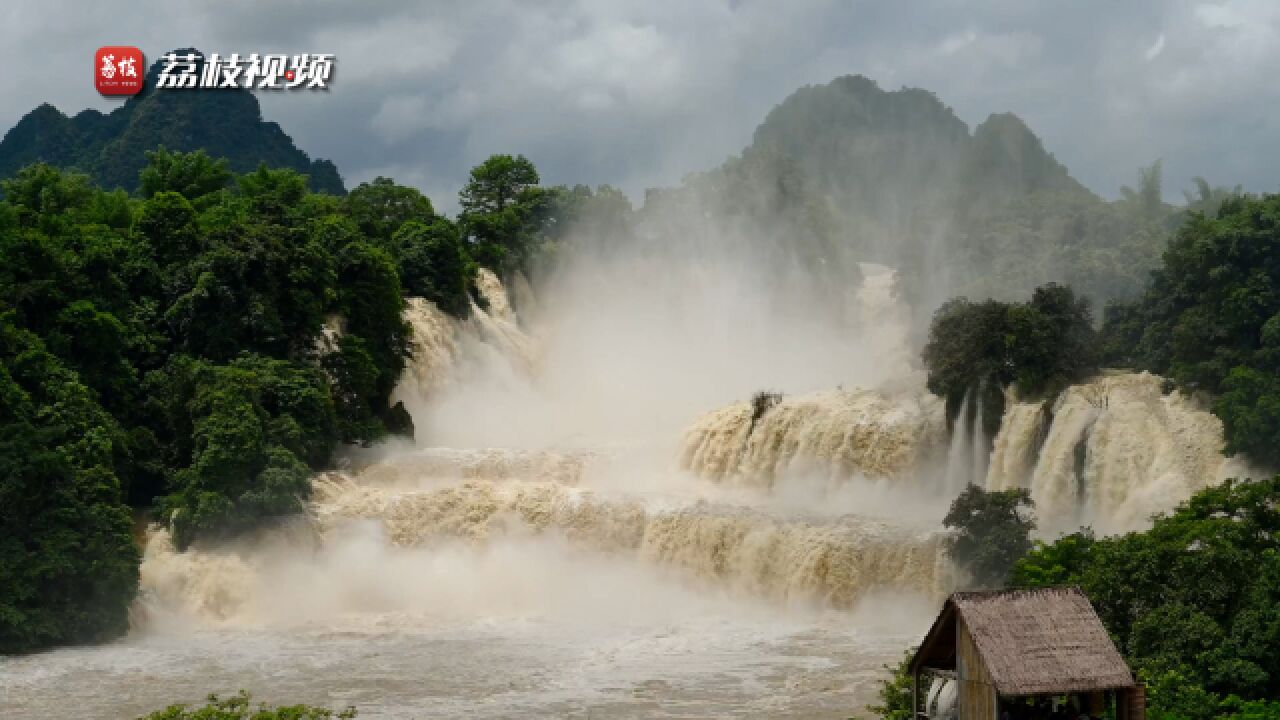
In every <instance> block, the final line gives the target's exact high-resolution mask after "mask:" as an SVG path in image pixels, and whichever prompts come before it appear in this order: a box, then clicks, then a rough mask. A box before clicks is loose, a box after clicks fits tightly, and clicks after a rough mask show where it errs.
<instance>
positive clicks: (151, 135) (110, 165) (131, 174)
mask: <svg viewBox="0 0 1280 720" xmlns="http://www.w3.org/2000/svg"><path fill="white" fill-rule="evenodd" d="M159 72H160V62H159V61H157V62H156V63H154V64H152V66H151V69H150V70H149V71H148V72H147V82H146V84H145V86H144V88H143V91H142V92H141V93H139V94H138V95H135V96H133V97H131V98H129V99H128V100H127V101H126V102H125V103H124V104H123V105H122V106H120V107H118V108H116V109H115V110H113V111H111V112H110V113H108V114H103V113H101V112H98V111H97V110H93V109H88V110H83V111H81V112H80V113H78V114H77V115H76V116H75V117H67V116H66V115H65V114H63V113H62V112H61V111H59V110H58V109H57V108H55V107H53V106H52V105H49V104H48V103H45V104H42V105H40V106H39V107H37V108H36V109H34V110H32V111H31V112H29V113H27V114H26V115H25V116H23V118H22V119H21V120H19V121H18V124H17V125H15V126H14V127H13V128H12V129H11V130H9V132H8V133H7V134H6V135H5V136H4V140H3V141H0V178H6V177H13V176H14V175H16V174H17V172H18V170H19V169H21V168H23V167H25V166H27V165H30V164H32V163H35V162H46V163H48V164H50V165H54V166H57V167H61V168H74V169H76V170H79V171H81V172H85V173H87V174H88V175H89V176H90V177H91V178H92V179H93V181H94V182H95V183H97V184H98V185H100V186H102V187H103V188H105V189H111V188H116V187H121V188H124V189H126V190H129V191H133V190H135V189H136V188H137V186H138V174H139V172H140V171H141V170H142V168H143V166H144V165H146V162H147V158H146V151H148V150H155V149H156V148H158V147H160V146H163V147H165V148H168V149H169V150H176V151H183V152H190V151H195V150H204V151H205V152H207V153H208V154H209V155H210V156H211V157H215V158H226V159H227V163H228V167H229V169H230V170H232V171H233V172H239V173H244V172H249V171H250V170H253V169H254V168H256V167H257V166H258V164H259V163H266V164H267V166H268V167H272V168H287V169H290V170H296V171H298V172H300V173H304V174H306V175H307V176H308V178H309V185H310V187H311V189H312V190H314V191H316V192H329V193H333V194H335V195H342V194H345V192H346V189H345V187H344V185H343V183H342V177H341V176H339V175H338V169H337V167H335V166H334V164H333V163H332V162H330V161H328V160H319V159H317V160H312V159H311V158H310V157H309V156H308V155H307V153H305V152H303V151H302V150H300V149H298V147H297V146H295V145H294V144H293V140H292V139H291V138H290V137H289V136H288V135H286V134H285V133H284V131H283V130H281V129H280V126H279V125H277V124H276V123H274V122H268V121H265V120H263V119H262V111H261V109H260V108H259V106H258V99H257V98H256V97H255V96H254V95H253V93H252V92H250V91H248V90H240V89H236V90H230V89H228V90H198V89H197V90H183V91H180V92H156V91H155V90H154V88H155V80H156V76H157V75H158V74H159Z"/></svg>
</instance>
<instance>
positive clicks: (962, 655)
mask: <svg viewBox="0 0 1280 720" xmlns="http://www.w3.org/2000/svg"><path fill="white" fill-rule="evenodd" d="M911 672H912V675H913V677H914V678H916V688H917V701H918V699H919V692H918V691H919V688H920V678H921V676H922V675H927V676H932V677H933V678H937V679H940V680H941V681H942V682H943V683H946V682H952V683H955V685H956V688H955V689H953V690H952V693H953V694H954V695H955V696H956V709H957V710H958V711H959V713H958V714H959V716H960V718H961V720H968V718H997V717H999V716H1000V714H1001V711H1002V708H1003V709H1005V710H1007V709H1008V708H1009V707H1014V706H1017V707H1030V706H1031V705H1030V704H1031V703H1034V702H1035V701H1034V700H1028V698H1034V697H1037V696H1039V697H1054V698H1059V699H1060V700H1061V702H1063V703H1065V702H1067V701H1068V700H1070V699H1071V697H1072V696H1075V700H1074V701H1073V702H1074V703H1075V704H1074V710H1077V711H1079V712H1080V713H1084V712H1090V711H1092V710H1094V709H1097V708H1098V706H1099V704H1100V703H1103V702H1110V701H1112V700H1114V701H1116V702H1117V711H1118V713H1117V714H1118V716H1120V717H1125V718H1129V719H1130V720H1132V719H1133V718H1134V711H1135V710H1139V708H1138V707H1137V705H1141V704H1142V703H1141V702H1140V700H1141V695H1142V693H1141V690H1140V688H1137V686H1136V685H1135V683H1134V680H1133V674H1132V673H1131V672H1130V671H1129V667H1128V665H1126V664H1125V661H1124V658H1122V657H1121V656H1120V653H1119V652H1118V651H1117V650H1116V647H1115V645H1114V644H1112V642H1111V638H1110V636H1109V635H1108V634H1107V631H1106V628H1104V627H1103V626H1102V622H1101V621H1100V620H1099V619H1098V615H1097V613H1096V612H1094V610H1093V606H1092V605H1091V604H1089V599H1088V598H1087V597H1086V596H1085V594H1084V593H1083V592H1081V590H1080V589H1079V588H1075V587H1064V588H1034V589H1018V590H1003V591H996V592H959V593H955V594H954V595H952V596H951V597H950V598H948V599H947V602H946V604H945V605H944V606H943V608H942V612H941V613H939V614H938V618H937V619H936V620H935V621H934V623H933V627H932V628H930V629H929V633H928V635H926V636H925V639H924V642H922V643H921V645H920V649H919V650H918V651H917V652H916V655H915V657H914V658H912V661H911ZM934 684H935V686H936V685H937V683H934ZM1135 698H1136V699H1137V700H1138V702H1137V703H1136V705H1135V702H1134V700H1135ZM1017 699H1021V700H1017ZM1015 700H1017V701H1016V702H1015ZM927 705H928V703H927V702H926V707H925V708H924V710H925V712H924V713H922V714H925V715H930V716H933V715H938V714H945V713H939V712H937V711H934V712H929V711H930V708H929V707H927ZM919 707H920V705H919V703H918V702H917V708H919Z"/></svg>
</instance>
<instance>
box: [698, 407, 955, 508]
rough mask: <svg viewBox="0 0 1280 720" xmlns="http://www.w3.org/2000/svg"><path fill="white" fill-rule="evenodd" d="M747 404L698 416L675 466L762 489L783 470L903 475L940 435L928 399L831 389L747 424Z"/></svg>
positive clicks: (938, 410)
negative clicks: (678, 463)
mask: <svg viewBox="0 0 1280 720" xmlns="http://www.w3.org/2000/svg"><path fill="white" fill-rule="evenodd" d="M752 415H753V407H752V404H751V403H748V402H741V403H737V404H734V405H730V406H728V407H726V408H723V409H720V410H716V411H714V412H711V413H708V414H707V415H704V416H703V417H702V418H701V419H699V420H698V421H697V422H696V423H695V424H694V425H693V426H692V427H691V428H689V430H687V431H686V432H685V439H684V447H683V450H682V452H681V456H680V465H681V466H682V467H683V468H685V469H688V470H691V471H693V472H694V473H696V474H698V475H700V476H702V477H706V478H709V479H712V480H717V481H727V482H732V483H735V484H744V485H757V486H764V487H767V486H769V485H771V484H773V482H774V481H775V480H776V479H777V478H778V476H779V475H780V474H782V473H783V472H785V471H786V470H787V469H789V468H795V469H799V470H806V471H815V470H816V471H817V472H819V473H820V474H823V475H826V476H828V477H833V478H841V477H848V476H850V475H855V474H857V475H862V476H867V477H884V478H892V477H903V476H905V475H907V474H909V473H910V472H911V471H912V470H914V469H915V468H916V467H917V466H918V465H919V464H920V463H921V462H922V461H923V459H924V458H925V457H926V456H928V455H929V454H930V453H931V452H932V451H933V450H934V449H935V448H937V447H938V446H939V445H940V444H941V442H942V438H943V436H944V435H945V427H944V421H943V415H942V403H941V401H940V400H938V399H937V398H935V397H933V396H932V395H929V394H927V393H915V394H908V395H905V396H903V395H899V396H890V395H887V394H885V393H882V392H876V391H872V390H860V389H849V390H837V391H833V392H832V391H829V392H822V393H811V394H808V395H801V396H798V397H784V398H782V400H781V401H780V402H779V403H777V404H776V405H774V406H773V407H771V408H769V409H768V410H767V411H766V412H765V413H764V415H763V416H761V417H760V418H758V419H756V421H755V422H754V424H753V422H752Z"/></svg>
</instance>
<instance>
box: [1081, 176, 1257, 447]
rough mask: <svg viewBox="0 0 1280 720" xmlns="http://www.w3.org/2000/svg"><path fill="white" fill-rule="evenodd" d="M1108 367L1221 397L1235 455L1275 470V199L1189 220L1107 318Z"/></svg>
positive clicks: (1231, 203)
mask: <svg viewBox="0 0 1280 720" xmlns="http://www.w3.org/2000/svg"><path fill="white" fill-rule="evenodd" d="M1104 333H1105V334H1106V336H1107V338H1108V339H1107V342H1106V343H1105V345H1106V347H1107V348H1109V350H1110V352H1111V356H1110V357H1109V358H1108V360H1110V361H1111V362H1115V363H1123V364H1130V365H1135V366H1137V367H1139V368H1142V369H1146V370H1150V371H1152V372H1156V373H1160V374H1163V375H1166V376H1169V377H1171V378H1172V379H1174V380H1175V381H1176V382H1177V383H1178V384H1179V385H1180V386H1181V387H1183V388H1184V389H1187V390H1195V391H1204V392H1207V393H1209V394H1211V395H1215V396H1217V400H1216V402H1215V403H1214V410H1215V412H1216V413H1217V414H1218V415H1219V416H1220V417H1221V418H1222V419H1223V423H1224V425H1225V426H1226V435H1227V444H1228V447H1229V448H1230V450H1231V451H1233V452H1235V451H1241V452H1245V453H1247V454H1249V455H1250V456H1251V457H1253V458H1254V459H1255V460H1257V461H1259V462H1262V463H1265V464H1271V465H1277V464H1280V451H1278V450H1277V447H1280V445H1277V443H1276V439H1277V438H1278V437H1280V410H1278V409H1277V408H1278V405H1280V399H1277V397H1278V396H1277V389H1278V388H1277V385H1276V383H1275V381H1274V378H1275V377H1277V375H1280V195H1270V196H1265V197H1258V198H1254V197H1230V198H1226V199H1224V200H1223V202H1222V204H1221V207H1220V208H1219V209H1218V213H1217V216H1216V217H1214V218H1210V217H1208V216H1206V215H1203V214H1192V215H1191V216H1189V217H1188V219H1187V220H1186V222H1185V223H1184V224H1183V225H1182V227H1181V229H1180V230H1179V231H1178V233H1177V234H1176V235H1175V236H1174V238H1173V239H1172V240H1171V241H1170V242H1169V246H1168V249H1167V250H1166V251H1165V254H1164V258H1163V262H1162V265H1161V267H1160V268H1159V269H1158V270H1157V271H1156V272H1155V273H1153V275H1152V281H1151V285H1150V287H1149V288H1148V289H1147V291H1146V292H1145V294H1144V295H1143V296H1142V297H1141V298H1140V299H1139V300H1137V301H1136V302H1135V303H1133V304H1132V305H1129V306H1127V307H1121V308H1115V309H1112V310H1110V311H1109V312H1108V316H1107V324H1106V326H1105V327H1104Z"/></svg>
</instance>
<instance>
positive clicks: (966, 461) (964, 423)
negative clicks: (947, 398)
mask: <svg viewBox="0 0 1280 720" xmlns="http://www.w3.org/2000/svg"><path fill="white" fill-rule="evenodd" d="M972 395H973V392H972V390H966V391H965V393H964V399H962V400H961V401H960V410H959V412H957V413H956V417H955V420H954V421H952V425H951V442H950V445H949V446H948V447H947V465H946V475H945V476H944V481H943V488H944V489H945V492H946V494H947V496H948V497H955V496H956V495H959V494H960V491H961V490H963V489H964V488H965V486H966V485H967V484H968V483H969V482H970V480H971V478H970V477H969V470H970V469H972V467H973V461H972V459H971V453H972V452H973V444H972V442H971V440H970V436H971V435H972V433H971V432H970V429H969V428H970V424H971V423H972V417H973V415H972V414H971V413H970V412H969V401H970V400H971V399H972Z"/></svg>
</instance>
